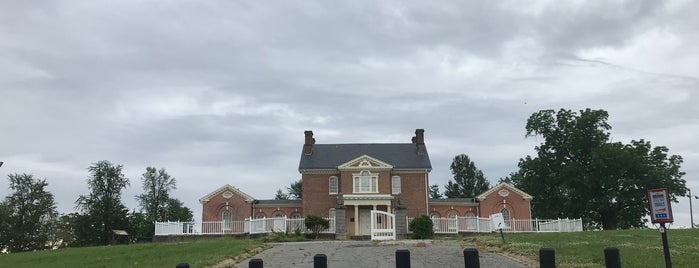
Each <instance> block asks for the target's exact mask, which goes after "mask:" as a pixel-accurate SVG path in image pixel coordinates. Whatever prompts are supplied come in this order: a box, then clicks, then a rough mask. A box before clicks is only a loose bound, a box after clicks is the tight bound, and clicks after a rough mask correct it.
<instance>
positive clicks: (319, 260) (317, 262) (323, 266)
mask: <svg viewBox="0 0 699 268" xmlns="http://www.w3.org/2000/svg"><path fill="white" fill-rule="evenodd" d="M313 268H328V256H326V255H325V254H316V255H315V256H313Z"/></svg>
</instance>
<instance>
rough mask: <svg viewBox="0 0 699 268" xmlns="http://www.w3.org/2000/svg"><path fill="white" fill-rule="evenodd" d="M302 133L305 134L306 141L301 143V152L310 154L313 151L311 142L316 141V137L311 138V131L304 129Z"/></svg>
mask: <svg viewBox="0 0 699 268" xmlns="http://www.w3.org/2000/svg"><path fill="white" fill-rule="evenodd" d="M303 134H305V135H306V142H305V143H304V144H303V154H305V155H311V154H312V153H313V144H315V143H316V139H314V138H313V131H310V130H306V131H304V132H303Z"/></svg>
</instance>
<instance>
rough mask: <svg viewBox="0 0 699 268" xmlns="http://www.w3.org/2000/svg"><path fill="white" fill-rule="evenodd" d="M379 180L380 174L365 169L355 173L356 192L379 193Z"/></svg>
mask: <svg viewBox="0 0 699 268" xmlns="http://www.w3.org/2000/svg"><path fill="white" fill-rule="evenodd" d="M378 182H379V176H378V174H371V172H369V171H366V170H364V171H362V172H361V173H359V174H355V175H354V192H355V193H378V192H379V187H378Z"/></svg>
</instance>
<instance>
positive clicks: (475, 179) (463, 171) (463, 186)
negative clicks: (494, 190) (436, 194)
mask: <svg viewBox="0 0 699 268" xmlns="http://www.w3.org/2000/svg"><path fill="white" fill-rule="evenodd" d="M450 169H451V174H453V175H454V181H451V180H449V182H448V183H447V185H445V186H444V188H445V189H446V190H445V191H444V195H446V196H447V197H448V198H470V197H475V196H477V195H479V194H481V193H483V192H485V191H487V190H488V189H489V188H490V183H489V182H488V180H487V179H486V178H485V176H484V175H483V171H481V170H480V169H478V168H477V167H476V164H475V163H473V161H471V159H470V158H469V157H468V155H465V154H460V155H457V156H455V157H454V160H453V161H452V162H451V166H450Z"/></svg>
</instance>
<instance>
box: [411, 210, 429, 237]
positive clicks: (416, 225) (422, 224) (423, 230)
mask: <svg viewBox="0 0 699 268" xmlns="http://www.w3.org/2000/svg"><path fill="white" fill-rule="evenodd" d="M408 228H409V229H410V231H411V232H413V235H412V238H413V239H425V238H431V237H432V236H434V223H432V219H430V217H428V216H427V215H420V217H417V218H415V219H414V220H413V221H411V222H410V225H409V226H408Z"/></svg>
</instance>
